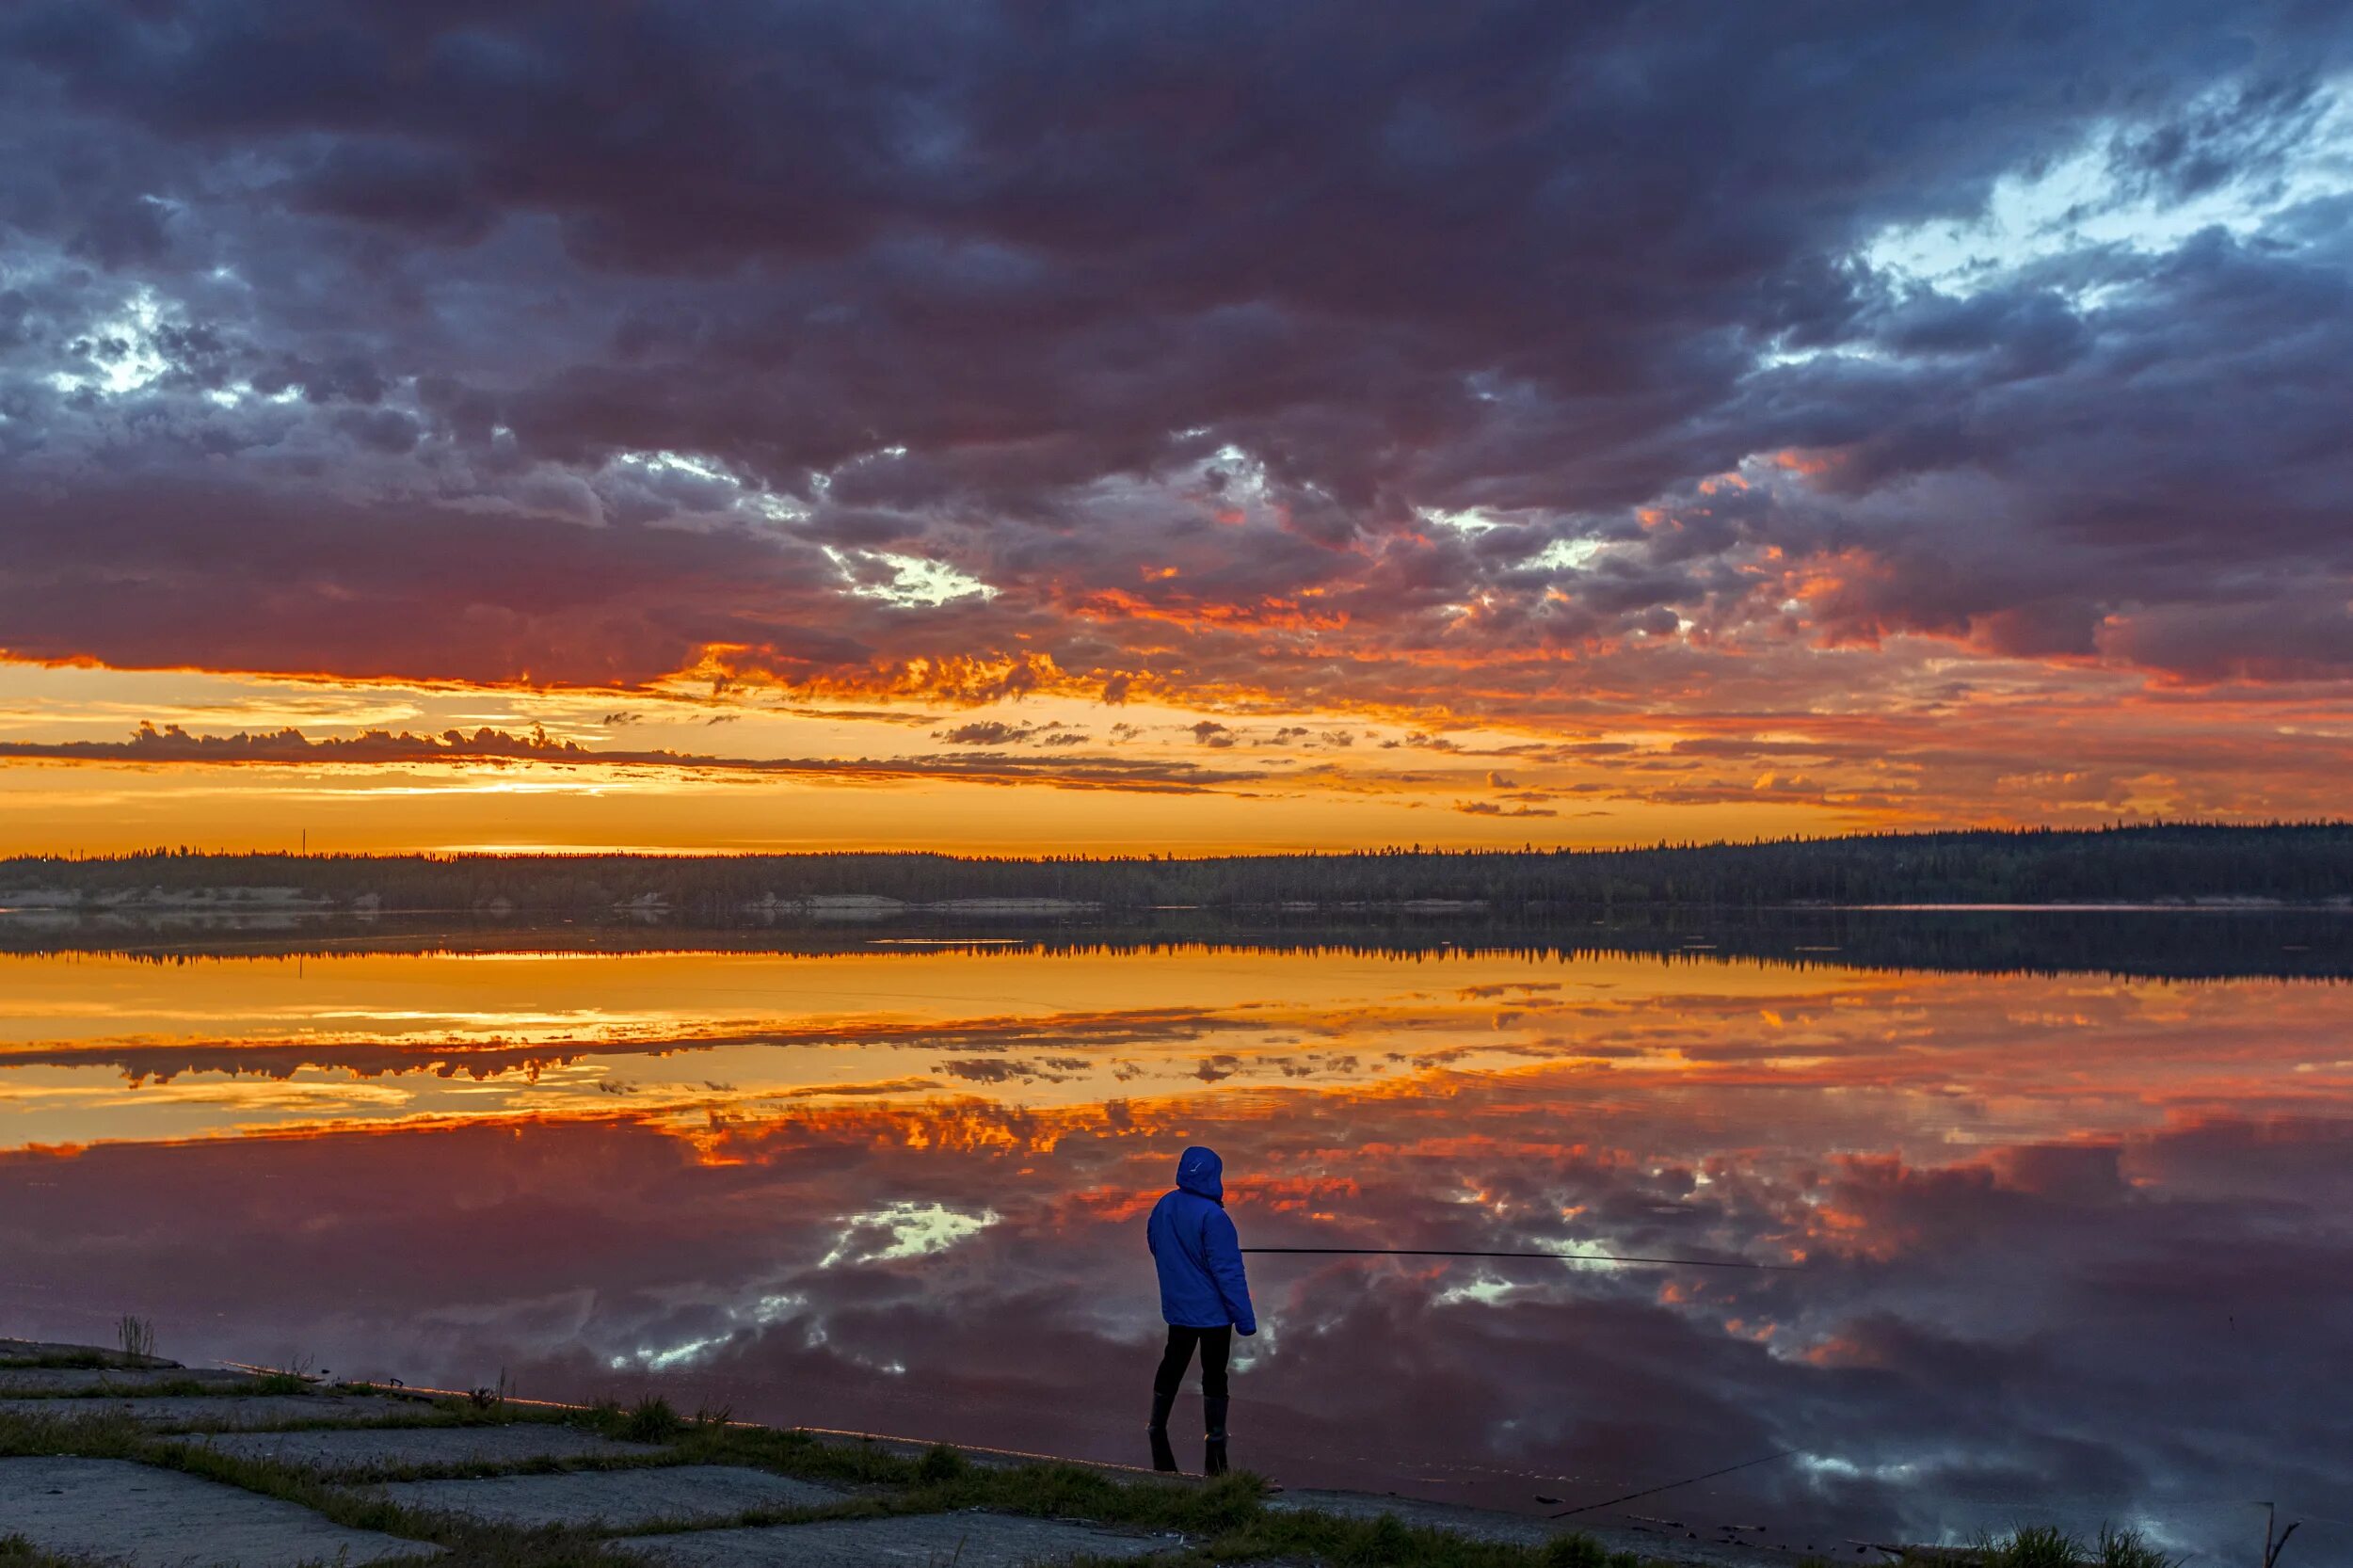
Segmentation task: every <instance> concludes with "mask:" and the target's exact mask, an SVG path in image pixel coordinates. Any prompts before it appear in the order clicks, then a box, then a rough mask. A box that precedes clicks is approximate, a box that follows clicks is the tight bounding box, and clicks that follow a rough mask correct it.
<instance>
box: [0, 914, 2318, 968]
mask: <svg viewBox="0 0 2353 1568" xmlns="http://www.w3.org/2000/svg"><path fill="white" fill-rule="evenodd" d="M1200 947H1211V948H1220V949H1225V950H1230V951H1237V952H1269V953H1291V954H1307V955H1313V954H1348V955H1352V956H1359V957H1362V956H1370V955H1378V956H1383V957H1402V958H1411V959H1416V960H1418V961H1423V962H1428V963H1433V964H1443V963H1446V962H1448V961H1450V960H1454V959H1459V958H1465V957H1469V956H1472V955H1476V954H1509V955H1511V956H1513V957H1515V958H1521V959H1527V960H1529V961H1541V960H1552V961H1560V962H1574V961H1577V960H1580V959H1586V958H1592V957H1597V956H1646V957H1657V958H1660V959H1663V960H1665V961H1667V962H1669V963H1673V964H1688V965H1691V966H1695V967H1701V968H1705V967H1706V966H1710V965H1717V964H1740V963H1758V964H1771V965H1785V966H1789V967H1793V968H1840V969H1922V970H1935V971H1944V972H1957V971H1958V972H1968V973H1974V974H2045V975H2053V974H2101V975H2111V976H2119V977H2122V978H2127V979H2162V980H2249V979H2269V980H2298V981H2314V980H2329V981H2345V980H2353V910H2345V909H2310V908H2268V907H2257V908H2240V909H2232V910H2219V911H2217V910H2204V911H2200V910H2137V909H2136V910H2082V909H2050V910H2036V911H2029V912H2009V911H2002V910H1991V909H1969V910H1934V911H1925V912H1924V911H1917V910H1891V909H1841V908H1829V907H1802V908H1789V909H1760V910H1716V911H1699V910H1690V909H1668V908H1652V909H1628V910H1621V911H1618V912H1616V913H1614V914H1612V915H1611V916H1609V918H1607V919H1603V918H1600V917H1598V916H1596V915H1593V914H1592V913H1591V912H1587V913H1585V914H1576V913H1567V912H1563V913H1558V914H1556V915H1555V916H1554V917H1552V918H1550V919H1545V920H1536V919H1520V920H1513V919H1510V918H1505V917H1498V916H1495V915H1491V914H1488V913H1486V912H1485V911H1481V910H1467V911H1459V912H1456V913H1451V914H1448V915H1444V916H1438V915H1427V914H1425V915H1415V914H1411V913H1407V912H1403V911H1400V910H1387V911H1360V912H1354V913H1343V914H1338V915H1333V914H1324V913H1320V912H1319V913H1305V912H1299V911H1282V910H1263V909H1262V910H1249V909H1233V910H1209V909H1191V910H1157V911H1148V912H1135V913H1129V914H1122V915H1106V916H1085V917H1063V918H1059V919H1054V918H1048V919H1019V920H971V919H956V918H953V917H948V916H922V915H917V916H910V917H907V918H905V919H902V920H890V921H887V922H880V923H876V922H869V921H863V920H854V921H816V920H790V919H788V920H777V921H775V922H769V923H760V924H745V923H741V922H739V923H737V924H734V925H730V926H726V927H716V928H714V927H706V926H696V925H690V924H681V923H679V922H675V921H656V922H647V921H640V920H627V921H616V920H599V921H564V922H560V923H540V922H533V921H527V920H517V919H493V918H485V917H476V916H455V917H452V916H434V915H418V916H408V917H398V916H395V917H382V918H360V917H358V916H354V915H351V914H348V913H335V914H327V915H321V916H315V917H301V918H296V919H291V920H289V919H286V918H282V917H272V916H263V917H252V918H242V919H240V918H233V917H225V918H214V919H207V920H200V921H193V922H192V921H185V920H175V919H162V920H141V919H139V918H137V917H135V916H114V917H104V918H72V917H69V918H65V919H61V920H0V953H19V954H28V955H29V954H49V955H66V954H74V953H103V954H107V955H112V956H120V957H128V958H133V959H136V960H139V961H142V962H147V963H153V964H159V965H172V966H177V965H186V964H216V963H237V962H241V961H256V962H273V961H277V960H280V959H286V958H297V957H304V958H333V957H338V956H349V955H352V954H357V953H472V952H499V953H514V952H549V953H556V952H562V953H581V952H588V953H609V954H616V953H648V952H745V953H750V952H760V953H804V954H819V953H845V952H857V953H874V952H899V953H923V952H962V953H968V954H972V955H992V954H1004V953H1016V952H1045V953H1054V954H1062V955H1073V956H1084V955H1095V954H1099V955H1106V956H1110V955H1119V954H1127V953H1152V952H1174V951H1177V950H1181V949H1191V948H1200Z"/></svg>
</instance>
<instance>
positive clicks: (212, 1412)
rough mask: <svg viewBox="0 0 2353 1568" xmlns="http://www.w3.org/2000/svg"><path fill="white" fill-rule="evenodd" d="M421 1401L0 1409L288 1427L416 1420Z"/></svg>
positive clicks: (148, 1422)
mask: <svg viewBox="0 0 2353 1568" xmlns="http://www.w3.org/2000/svg"><path fill="white" fill-rule="evenodd" d="M420 1408H421V1407H420V1406H418V1405H417V1404H416V1403H415V1402H414V1401H413V1400H386V1399H378V1398H376V1397H374V1396H372V1395H364V1394H253V1395H214V1394H200V1395H198V1396H197V1397H196V1398H194V1399H173V1398H171V1397H170V1396H168V1395H156V1396H139V1397H134V1398H131V1399H127V1400H118V1399H107V1398H91V1399H81V1400H0V1415H7V1416H55V1417H56V1418H57V1419H59V1420H68V1421H70V1420H73V1419H75V1418H77V1417H85V1416H120V1417H124V1418H127V1419H130V1420H133V1421H136V1422H137V1423H138V1424H139V1425H141V1426H143V1427H201V1428H206V1429H210V1430H214V1431H230V1430H234V1429H241V1428H248V1427H290V1426H296V1425H299V1424H300V1423H302V1422H305V1421H413V1420H415V1419H416V1418H417V1416H418V1415H419V1414H420Z"/></svg>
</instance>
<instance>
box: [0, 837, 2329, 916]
mask: <svg viewBox="0 0 2353 1568" xmlns="http://www.w3.org/2000/svg"><path fill="white" fill-rule="evenodd" d="M0 906H4V907H7V908H8V909H11V910H13V911H15V912H16V916H15V918H17V919H20V920H21V919H26V918H40V917H41V916H42V915H43V914H44V912H46V913H49V914H52V915H55V916H58V917H62V916H64V915H66V914H67V913H69V912H74V911H97V912H100V913H105V912H110V911H111V912H133V911H147V912H170V913H177V914H185V915H188V916H192V917H194V916H202V915H210V914H219V913H230V912H233V913H236V914H238V915H240V916H246V917H254V918H270V917H282V918H287V919H298V918H303V917H306V916H312V915H316V914H320V913H324V912H328V911H334V912H338V913H346V914H350V915H353V916H357V917H362V918H366V917H377V916H383V917H390V916H394V915H403V916H406V915H417V914H425V913H440V912H455V913H462V914H463V915H465V916H467V917H470V918H490V919H505V918H509V917H521V918H543V919H557V920H645V921H663V922H681V921H683V922H693V921H703V922H708V923H713V924H729V923H735V922H739V921H744V920H753V921H761V920H787V919H792V920H897V919H903V918H906V917H909V916H922V917H935V918H936V917H950V918H958V919H961V918H975V919H989V920H998V919H1016V918H1017V919H1032V920H1073V919H1097V918H1103V917H1107V916H1113V915H1122V916H1130V917H1132V916H1144V915H1151V914H1157V913H1160V912H1164V911H1169V910H1172V909H1174V910H1199V911H1223V912H1233V913H1241V912H1261V913H1271V914H1274V915H1289V914H1302V915H1312V916H1327V915H1335V914H1343V913H1360V914H1363V915H1366V916H1369V917H1384V918H1385V917H1389V916H1395V915H1408V916H1417V917H1418V916H1433V917H1436V916H1443V917H1449V918H1451V917H1457V916H1463V915H1477V916H1481V917H1484V918H1490V919H1506V920H1508V919H1514V918H1527V917H1542V918H1545V919H1555V918H1559V917H1561V915H1563V914H1567V913H1571V912H1576V911H1594V912H1598V913H1600V914H1601V915H1602V916H1603V917H1604V918H1609V916H1611V915H1613V914H1614V913H1616V912H1619V911H1625V910H1633V909H1646V910H1678V909H1679V910H1690V911H1695V912H1717V911H1725V910H1751V911H1758V910H1767V909H1792V910H1798V909H1807V908H1835V909H1845V910H1854V911H1871V910H1880V911H1889V910H1894V911H1904V912H1910V913H1931V912H1951V911H1960V910H1977V911H1983V912H2009V913H2026V912H2030V911H2052V910H2067V911H2076V912H2082V911H2089V910H2104V911H2116V912H2122V911H2134V910H2148V911H2159V910H2199V911H2210V910H2218V909H2231V908H2246V909H2291V908H2305V909H2314V910H2323V909H2333V908H2340V907H2348V906H2353V824H2347V823H2313V824H2279V825H2273V826H2260V827H2227V826H2212V825H2201V824H2168V825H2158V826H2146V827H2114V828H2101V829H2092V830H2085V831H2073V830H2064V831H2062V830H2055V829H2025V830H2017V831H2008V830H2000V831H1996V830H1984V831H1971V832H1949V833H1888V834H1865V835H1857V836H1853V837H1848V838H1837V839H1786V840H1772V841H1761V842H1757V843H1747V844H1736V843H1719V844H1699V845H1659V846H1655V847H1652V848H1646V849H1608V850H1539V849H1534V848H1529V849H1524V850H1460V851H1438V850H1423V849H1421V848H1420V847H1419V846H1415V847H1412V848H1407V849H1396V848H1392V849H1381V850H1367V851H1358V852H1349V853H1340V854H1321V855H1253V856H1204V857H1200V858H1193V859H1179V858H1176V857H1172V856H1161V855H1157V854H1138V855H1132V856H1108V857H1091V856H1048V857H1035V858H1028V859H989V858H973V857H958V856H946V855H934V854H925V853H914V852H900V853H888V854H869V853H863V852H859V853H833V854H825V853H818V854H800V855H758V856H650V855H609V856H573V855H544V856H418V855H410V856H344V855H315V856H312V855H284V854H278V855H263V854H253V855H203V854H191V853H185V852H181V851H172V852H161V851H158V852H155V853H152V854H145V855H130V856H104V857H88V858H70V857H55V856H20V857H17V858H14V859H7V860H0Z"/></svg>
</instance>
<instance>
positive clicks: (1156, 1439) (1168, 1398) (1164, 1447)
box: [1144, 1390, 1177, 1471]
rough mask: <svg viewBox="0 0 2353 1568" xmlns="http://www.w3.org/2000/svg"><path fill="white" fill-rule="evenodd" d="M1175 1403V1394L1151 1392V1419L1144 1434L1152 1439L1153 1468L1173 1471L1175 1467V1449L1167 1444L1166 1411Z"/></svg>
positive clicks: (1174, 1406) (1171, 1408) (1172, 1407)
mask: <svg viewBox="0 0 2353 1568" xmlns="http://www.w3.org/2000/svg"><path fill="white" fill-rule="evenodd" d="M1176 1404H1177V1396H1176V1395H1175V1394H1173V1393H1170V1394H1162V1393H1160V1392H1159V1391H1158V1390H1155V1391H1154V1392H1153V1395H1152V1420H1151V1423H1150V1424H1149V1425H1148V1426H1146V1427H1145V1428H1144V1435H1145V1436H1147V1437H1149V1438H1151V1440H1152V1468H1154V1469H1155V1470H1170V1471H1173V1470H1175V1469H1176V1468H1177V1450H1176V1449H1175V1448H1170V1447H1169V1444H1168V1413H1169V1412H1170V1411H1171V1410H1173V1409H1174V1408H1176Z"/></svg>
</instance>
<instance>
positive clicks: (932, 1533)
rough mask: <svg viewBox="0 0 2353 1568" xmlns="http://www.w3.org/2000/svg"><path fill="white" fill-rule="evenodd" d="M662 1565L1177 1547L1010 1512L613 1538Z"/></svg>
mask: <svg viewBox="0 0 2353 1568" xmlns="http://www.w3.org/2000/svg"><path fill="white" fill-rule="evenodd" d="M1176 1545H1177V1540H1176V1538H1175V1537H1174V1536H1165V1535H1123V1534H1121V1533H1120V1532H1118V1531H1117V1530H1109V1529H1101V1528H1096V1527H1095V1526H1092V1525H1073V1524H1067V1523H1064V1521H1062V1520H1059V1519H1025V1518H1022V1517H1021V1516H1019V1515H1017V1514H1011V1513H904V1514H900V1515H899V1516H897V1517H896V1518H890V1519H826V1520H822V1521H820V1522H818V1523H816V1524H813V1525H764V1526H761V1527H760V1528H754V1529H732V1530H701V1531H697V1532H696V1533H695V1534H692V1535H643V1536H638V1537H636V1538H634V1539H632V1540H629V1541H616V1542H615V1543H614V1547H615V1549H616V1550H621V1551H628V1552H634V1553H636V1554H638V1555H639V1556H641V1557H643V1558H645V1559H646V1560H647V1561H648V1562H656V1563H660V1564H662V1565H663V1568H768V1565H771V1564H774V1565H775V1568H867V1565H868V1564H870V1563H884V1562H911V1563H920V1564H922V1565H923V1568H934V1565H936V1564H940V1563H948V1562H952V1563H954V1564H955V1565H956V1568H1031V1565H1032V1564H1035V1563H1048V1562H1063V1561H1066V1560H1069V1559H1071V1558H1074V1557H1144V1556H1146V1555H1148V1554H1150V1553H1152V1552H1160V1551H1168V1550H1172V1549H1174V1548H1175V1546H1176Z"/></svg>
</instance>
